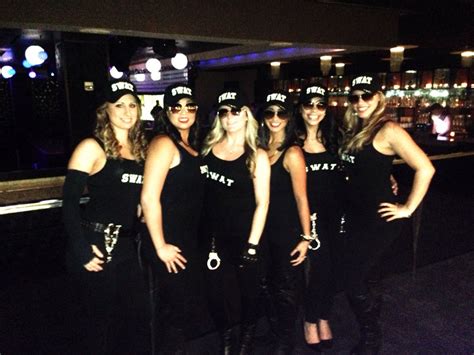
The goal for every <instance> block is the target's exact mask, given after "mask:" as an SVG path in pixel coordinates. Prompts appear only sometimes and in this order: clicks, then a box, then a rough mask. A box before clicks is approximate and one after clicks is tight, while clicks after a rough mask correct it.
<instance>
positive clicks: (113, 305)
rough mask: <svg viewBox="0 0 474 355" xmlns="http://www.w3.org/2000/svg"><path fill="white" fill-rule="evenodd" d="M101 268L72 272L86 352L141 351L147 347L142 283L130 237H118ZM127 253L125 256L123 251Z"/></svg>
mask: <svg viewBox="0 0 474 355" xmlns="http://www.w3.org/2000/svg"><path fill="white" fill-rule="evenodd" d="M115 251H116V252H117V256H120V257H117V258H115V256H114V257H113V258H112V261H111V262H109V263H107V264H103V267H104V270H103V271H100V272H89V271H87V270H86V269H83V270H81V271H79V272H77V273H74V274H73V280H74V281H75V282H74V283H75V287H76V289H77V290H78V292H79V297H80V301H81V303H82V307H83V310H84V312H83V316H84V319H81V320H79V321H78V323H80V325H82V326H83V327H85V333H86V337H87V339H86V343H87V344H86V345H85V347H86V350H84V353H88V354H145V353H148V351H149V347H150V337H149V327H148V307H147V305H148V303H147V298H146V287H145V282H144V278H143V275H142V272H141V269H140V267H139V264H138V259H137V257H136V252H135V244H134V241H133V240H132V238H120V237H119V241H118V242H117V245H116V247H115V249H114V252H115ZM127 254H128V255H130V258H126V257H125V255H127Z"/></svg>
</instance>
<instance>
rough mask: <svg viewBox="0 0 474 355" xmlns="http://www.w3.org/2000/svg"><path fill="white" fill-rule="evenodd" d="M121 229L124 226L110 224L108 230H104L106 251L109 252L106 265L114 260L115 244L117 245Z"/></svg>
mask: <svg viewBox="0 0 474 355" xmlns="http://www.w3.org/2000/svg"><path fill="white" fill-rule="evenodd" d="M120 228H122V225H120V224H113V223H109V224H108V225H107V228H105V229H104V244H105V251H106V252H107V259H106V261H105V262H106V263H109V262H110V261H111V260H112V251H113V250H114V247H115V244H117V240H118V236H119V232H120Z"/></svg>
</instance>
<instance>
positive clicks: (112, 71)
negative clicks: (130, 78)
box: [109, 66, 123, 79]
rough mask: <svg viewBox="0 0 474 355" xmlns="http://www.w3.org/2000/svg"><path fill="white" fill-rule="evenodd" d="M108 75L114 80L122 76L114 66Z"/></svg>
mask: <svg viewBox="0 0 474 355" xmlns="http://www.w3.org/2000/svg"><path fill="white" fill-rule="evenodd" d="M109 74H110V76H111V77H112V78H114V79H120V78H121V77H122V76H123V72H121V71H119V70H118V69H117V68H116V67H115V66H113V67H112V68H110V70H109Z"/></svg>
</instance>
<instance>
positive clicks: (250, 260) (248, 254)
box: [239, 243, 258, 267]
mask: <svg viewBox="0 0 474 355" xmlns="http://www.w3.org/2000/svg"><path fill="white" fill-rule="evenodd" d="M257 248H258V245H257V244H252V243H247V245H246V246H245V248H244V250H243V251H242V255H241V257H240V265H239V266H240V267H245V266H246V265H252V264H255V263H256V262H257V261H258V254H257Z"/></svg>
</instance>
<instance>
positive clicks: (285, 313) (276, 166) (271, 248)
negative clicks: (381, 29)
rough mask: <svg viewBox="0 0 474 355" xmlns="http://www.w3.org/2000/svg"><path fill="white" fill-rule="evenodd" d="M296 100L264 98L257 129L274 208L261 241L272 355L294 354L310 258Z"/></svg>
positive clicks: (277, 95) (280, 95) (285, 96)
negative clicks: (305, 265)
mask: <svg viewBox="0 0 474 355" xmlns="http://www.w3.org/2000/svg"><path fill="white" fill-rule="evenodd" d="M292 106H293V103H292V102H291V97H290V95H289V94H288V93H287V92H284V91H275V92H271V93H269V94H268V95H267V96H266V100H265V103H264V104H263V106H262V108H261V110H262V115H261V116H262V123H261V127H260V129H259V139H260V144H261V146H262V147H263V148H265V149H266V150H267V154H268V158H269V160H270V164H271V179H270V201H271V203H270V208H269V210H268V218H267V222H266V225H265V230H264V234H263V235H264V237H263V240H262V242H263V244H264V246H265V251H266V253H265V254H266V255H265V257H266V273H265V274H266V277H267V278H268V280H269V286H270V287H269V291H270V301H271V303H273V305H274V308H275V313H276V317H273V318H272V320H273V322H272V323H273V324H274V326H275V328H276V329H275V330H276V335H277V341H276V346H275V349H274V350H273V352H272V353H273V354H291V353H292V350H293V345H294V344H293V342H294V330H295V323H296V318H297V312H298V306H299V302H298V299H299V297H298V296H300V292H301V286H302V276H303V275H302V271H303V270H302V269H301V267H300V265H301V264H302V263H303V261H304V260H305V258H306V252H307V250H308V245H309V243H310V241H311V239H312V237H311V235H310V230H311V229H310V216H309V206H308V197H307V194H306V167H305V160H304V156H303V151H302V150H301V148H300V147H299V146H297V145H294V142H295V138H296V136H295V130H294V129H295V124H294V118H293V107H292Z"/></svg>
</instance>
